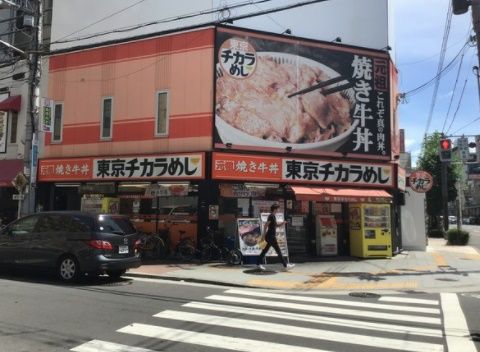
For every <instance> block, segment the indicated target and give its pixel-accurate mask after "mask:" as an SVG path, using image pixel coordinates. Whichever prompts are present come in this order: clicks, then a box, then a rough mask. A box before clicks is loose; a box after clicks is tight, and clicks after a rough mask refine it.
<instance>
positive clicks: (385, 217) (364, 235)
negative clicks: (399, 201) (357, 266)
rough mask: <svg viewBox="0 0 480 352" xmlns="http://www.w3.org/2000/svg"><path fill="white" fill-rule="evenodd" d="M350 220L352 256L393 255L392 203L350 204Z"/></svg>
mask: <svg viewBox="0 0 480 352" xmlns="http://www.w3.org/2000/svg"><path fill="white" fill-rule="evenodd" d="M349 220H350V221H349V222H350V254H351V255H352V256H355V257H362V258H366V257H391V256H392V229H391V221H390V204H364V203H362V204H350V205H349Z"/></svg>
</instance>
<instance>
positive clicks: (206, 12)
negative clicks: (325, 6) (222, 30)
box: [51, 0, 326, 44]
mask: <svg viewBox="0 0 480 352" xmlns="http://www.w3.org/2000/svg"><path fill="white" fill-rule="evenodd" d="M270 1H272V0H257V1H255V2H253V1H251V0H249V1H244V2H241V3H235V4H233V5H229V6H224V7H218V8H215V9H210V10H202V11H199V12H191V13H187V14H184V15H180V16H175V17H168V18H165V19H161V20H158V21H151V22H144V23H140V24H137V25H134V26H126V27H119V28H116V29H112V30H109V31H104V32H98V33H93V34H89V35H85V36H79V37H76V38H71V39H68V40H61V39H63V38H61V39H58V40H55V41H53V42H51V44H64V43H71V42H76V41H81V40H86V39H92V38H97V37H102V36H105V35H108V34H114V33H123V32H130V31H134V30H137V29H140V28H144V27H148V26H153V25H157V24H164V23H169V22H176V21H181V20H185V19H189V18H194V17H198V16H205V15H209V14H213V13H216V12H221V11H230V10H233V9H236V8H240V7H244V6H250V5H255V4H261V3H265V2H270ZM324 1H326V0H324ZM225 20H226V19H224V20H222V21H220V22H224V21H225ZM209 23H210V22H209Z"/></svg>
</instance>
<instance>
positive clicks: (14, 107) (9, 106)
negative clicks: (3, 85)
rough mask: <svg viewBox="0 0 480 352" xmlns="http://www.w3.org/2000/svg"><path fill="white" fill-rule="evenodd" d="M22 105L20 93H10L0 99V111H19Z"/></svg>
mask: <svg viewBox="0 0 480 352" xmlns="http://www.w3.org/2000/svg"><path fill="white" fill-rule="evenodd" d="M21 105H22V96H21V95H12V96H11V97H8V98H7V99H5V100H2V101H0V111H17V112H18V111H20V107H21Z"/></svg>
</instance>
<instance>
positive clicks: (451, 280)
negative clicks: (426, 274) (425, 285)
mask: <svg viewBox="0 0 480 352" xmlns="http://www.w3.org/2000/svg"><path fill="white" fill-rule="evenodd" d="M435 280H438V281H448V282H454V281H458V280H457V279H449V278H439V279H435Z"/></svg>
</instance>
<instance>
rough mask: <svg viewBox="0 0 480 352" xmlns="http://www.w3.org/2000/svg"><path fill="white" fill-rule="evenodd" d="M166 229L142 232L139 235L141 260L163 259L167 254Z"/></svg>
mask: <svg viewBox="0 0 480 352" xmlns="http://www.w3.org/2000/svg"><path fill="white" fill-rule="evenodd" d="M168 238H169V233H168V230H166V231H160V232H158V233H156V234H146V233H142V235H141V237H140V246H139V251H140V258H142V260H153V259H165V258H166V257H167V255H168V246H167V242H168Z"/></svg>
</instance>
